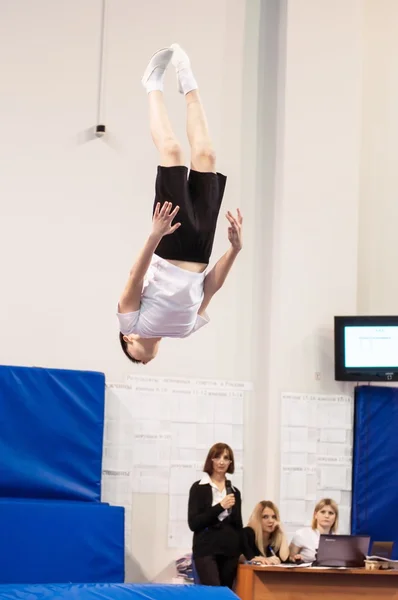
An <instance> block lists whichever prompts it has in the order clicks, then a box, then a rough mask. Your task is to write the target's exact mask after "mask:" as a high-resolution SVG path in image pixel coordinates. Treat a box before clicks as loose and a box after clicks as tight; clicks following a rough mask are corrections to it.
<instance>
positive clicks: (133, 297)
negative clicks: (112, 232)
mask: <svg viewBox="0 0 398 600" xmlns="http://www.w3.org/2000/svg"><path fill="white" fill-rule="evenodd" d="M178 210H179V207H178V206H176V207H175V209H174V210H172V204H171V202H165V203H164V204H163V206H162V207H161V208H160V204H159V203H158V204H157V206H156V208H155V212H154V215H153V219H152V231H151V234H150V235H149V237H148V239H147V241H146V242H145V244H144V247H143V248H142V250H141V252H140V254H139V255H138V258H137V260H136V261H135V263H134V264H133V266H132V267H131V270H130V276H129V278H128V281H127V284H126V287H125V288H124V290H123V293H122V295H121V297H120V300H119V312H120V313H129V312H134V311H136V310H139V308H140V304H141V293H142V286H143V284H144V277H145V273H146V272H147V271H148V269H149V265H150V264H151V260H152V256H153V253H154V252H155V250H156V248H157V246H158V244H159V242H160V240H161V239H162V237H163V236H164V235H169V234H170V233H174V231H175V230H176V229H178V227H180V223H175V225H172V221H173V219H174V217H175V216H176V215H177V213H178Z"/></svg>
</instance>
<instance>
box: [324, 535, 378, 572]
mask: <svg viewBox="0 0 398 600" xmlns="http://www.w3.org/2000/svg"><path fill="white" fill-rule="evenodd" d="M369 543H370V536H368V535H321V536H320V539H319V547H318V552H317V556H316V561H315V565H316V566H317V567H347V568H355V567H363V566H365V558H366V556H367V554H368V550H369Z"/></svg>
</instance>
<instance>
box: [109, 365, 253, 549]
mask: <svg viewBox="0 0 398 600" xmlns="http://www.w3.org/2000/svg"><path fill="white" fill-rule="evenodd" d="M250 390H251V385H250V384H248V383H245V382H239V381H220V380H206V379H180V378H178V379H177V378H161V377H149V376H148V377H143V376H128V377H127V380H126V382H124V383H107V387H106V403H105V433H104V450H103V472H102V489H103V493H102V500H103V501H104V502H109V503H110V504H116V505H119V506H124V507H125V509H126V550H128V549H129V548H130V547H131V509H132V502H133V494H166V495H167V496H168V498H169V525H168V546H169V547H170V548H181V549H189V548H190V547H191V544H192V532H191V531H190V530H189V528H188V525H187V506H188V492H189V488H190V486H191V485H192V483H193V482H194V481H196V480H198V479H200V478H201V477H202V467H203V463H204V459H205V457H206V453H207V451H208V449H209V448H210V447H211V446H212V445H213V444H214V443H215V442H220V441H223V442H226V443H227V444H229V445H231V447H232V448H233V450H234V452H235V462H236V469H235V473H234V475H233V476H231V481H232V483H233V484H235V485H236V486H237V487H238V488H239V489H242V483H243V481H242V480H243V421H244V402H245V399H246V397H247V395H248V394H249V393H250Z"/></svg>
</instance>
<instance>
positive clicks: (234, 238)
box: [226, 208, 243, 252]
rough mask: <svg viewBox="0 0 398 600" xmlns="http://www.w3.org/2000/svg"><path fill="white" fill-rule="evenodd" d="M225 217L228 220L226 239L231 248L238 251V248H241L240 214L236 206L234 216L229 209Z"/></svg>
mask: <svg viewBox="0 0 398 600" xmlns="http://www.w3.org/2000/svg"><path fill="white" fill-rule="evenodd" d="M226 217H227V219H228V221H229V227H228V239H229V241H230V243H231V246H232V248H233V249H234V250H235V251H236V252H239V251H240V250H242V223H243V217H242V214H241V212H240V210H239V208H238V209H237V216H236V217H234V215H233V214H232V213H231V212H230V211H228V212H227V214H226Z"/></svg>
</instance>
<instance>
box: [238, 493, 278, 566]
mask: <svg viewBox="0 0 398 600" xmlns="http://www.w3.org/2000/svg"><path fill="white" fill-rule="evenodd" d="M242 553H243V554H244V556H245V558H246V560H253V561H255V562H260V563H262V564H264V565H279V564H280V563H281V562H285V561H286V560H287V559H288V557H289V546H288V543H287V539H286V536H285V534H284V533H283V530H282V527H281V523H280V516H279V510H278V507H277V506H275V504H274V503H273V502H270V501H269V500H262V501H261V502H259V503H258V504H256V506H255V507H254V510H253V512H252V514H251V517H250V519H249V523H248V525H247V527H244V528H243V529H242Z"/></svg>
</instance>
